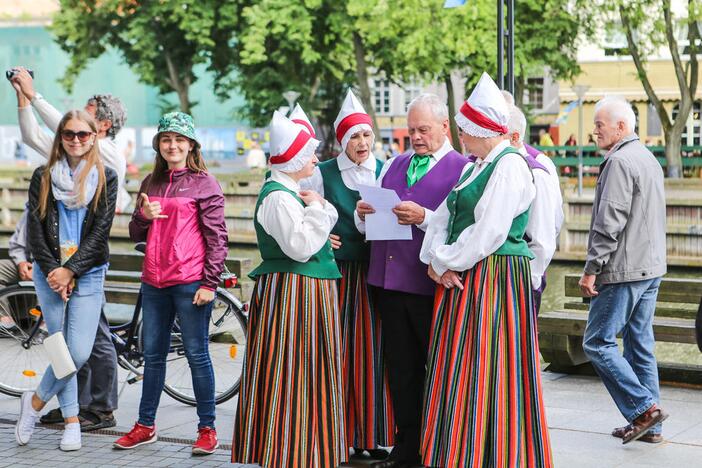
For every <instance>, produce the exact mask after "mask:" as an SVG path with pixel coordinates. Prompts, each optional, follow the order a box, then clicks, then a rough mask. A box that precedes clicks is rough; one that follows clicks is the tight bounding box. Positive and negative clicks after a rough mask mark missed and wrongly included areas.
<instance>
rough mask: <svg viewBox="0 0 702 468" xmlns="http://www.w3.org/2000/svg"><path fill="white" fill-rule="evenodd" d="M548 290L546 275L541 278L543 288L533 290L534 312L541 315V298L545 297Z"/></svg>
mask: <svg viewBox="0 0 702 468" xmlns="http://www.w3.org/2000/svg"><path fill="white" fill-rule="evenodd" d="M545 290H546V273H544V275H543V276H542V277H541V286H539V289H532V290H531V291H532V297H533V298H534V312H536V315H537V316H538V315H539V310H541V296H543V294H544V291H545Z"/></svg>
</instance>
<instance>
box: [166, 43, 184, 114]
mask: <svg viewBox="0 0 702 468" xmlns="http://www.w3.org/2000/svg"><path fill="white" fill-rule="evenodd" d="M165 57H166V67H167V68H168V80H166V81H167V82H168V84H169V85H170V86H171V88H173V91H175V93H176V94H177V95H178V102H179V103H180V110H181V111H182V112H185V113H187V114H189V113H190V98H189V94H190V80H189V79H187V78H185V79H180V76H179V75H178V70H177V69H176V67H175V65H174V64H173V61H172V60H171V56H170V55H169V54H168V53H166V54H165Z"/></svg>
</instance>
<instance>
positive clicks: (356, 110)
mask: <svg viewBox="0 0 702 468" xmlns="http://www.w3.org/2000/svg"><path fill="white" fill-rule="evenodd" d="M364 130H370V131H373V121H372V120H371V118H370V116H369V115H368V114H367V113H366V110H365V109H364V108H363V106H362V105H361V103H360V101H359V100H358V99H357V98H356V96H354V94H353V92H351V90H350V89H349V92H348V93H347V94H346V99H344V103H343V104H342V105H341V110H340V111H339V115H337V116H336V120H335V121H334V131H336V140H337V141H338V142H339V143H340V144H341V149H342V151H346V145H347V144H348V143H349V140H350V139H351V137H352V136H353V135H355V134H356V133H358V132H362V131H364Z"/></svg>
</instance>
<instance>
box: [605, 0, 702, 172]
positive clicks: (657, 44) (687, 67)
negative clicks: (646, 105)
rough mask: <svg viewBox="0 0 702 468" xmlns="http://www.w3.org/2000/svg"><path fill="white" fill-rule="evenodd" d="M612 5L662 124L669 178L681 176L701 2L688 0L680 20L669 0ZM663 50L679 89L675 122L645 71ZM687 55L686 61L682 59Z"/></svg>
mask: <svg viewBox="0 0 702 468" xmlns="http://www.w3.org/2000/svg"><path fill="white" fill-rule="evenodd" d="M613 3H614V5H610V7H611V8H612V10H613V11H614V13H615V15H616V14H618V16H619V21H620V22H621V26H622V27H623V29H624V33H625V34H626V40H627V49H628V52H629V54H631V57H632V59H633V61H634V64H635V65H636V70H637V72H638V75H639V79H640V80H641V84H642V85H643V87H644V90H645V91H646V94H647V95H648V99H649V101H650V102H651V103H652V104H653V105H654V107H655V108H656V111H657V113H658V117H659V118H660V121H661V126H662V128H663V135H664V137H665V157H666V161H667V163H668V164H667V169H668V177H674V178H677V177H681V176H682V156H681V137H682V133H683V130H684V129H685V125H686V123H687V118H688V116H689V115H690V111H691V110H692V105H693V101H694V97H695V93H696V92H697V86H698V85H699V63H698V54H699V53H700V52H702V48H701V47H702V43H701V41H702V37H701V35H700V20H702V3H700V2H699V0H688V2H687V5H686V6H687V8H686V9H685V12H684V13H683V14H682V15H680V16H679V17H676V16H675V14H674V12H673V11H672V8H671V2H670V0H627V1H621V0H618V1H617V2H613ZM610 11H611V10H610ZM610 18H612V17H611V16H610ZM615 18H616V16H615ZM679 31H684V34H683V36H684V37H685V38H686V39H687V41H686V42H687V47H686V48H685V47H683V46H682V45H681V44H680V42H679V36H678V32H679ZM661 48H667V49H668V51H669V52H670V56H671V59H672V66H673V68H674V71H675V78H676V81H677V84H678V89H679V90H680V102H679V107H678V114H677V117H676V118H675V119H673V118H672V116H671V115H668V112H667V111H666V109H665V108H664V107H663V102H662V101H661V99H660V98H659V97H658V95H657V94H656V90H655V89H653V86H652V85H651V82H650V80H649V77H648V72H647V69H646V62H647V57H649V56H651V55H653V54H655V53H656V51H657V49H658V50H660V49H661ZM685 52H687V59H685V58H684V57H683V54H684V53H685Z"/></svg>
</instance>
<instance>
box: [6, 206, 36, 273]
mask: <svg viewBox="0 0 702 468" xmlns="http://www.w3.org/2000/svg"><path fill="white" fill-rule="evenodd" d="M8 251H9V254H10V258H11V259H12V261H13V262H15V265H19V264H20V263H21V262H31V261H32V254H31V252H30V251H29V246H28V245H27V207H26V206H25V207H24V212H23V213H22V216H21V217H20V219H19V221H17V225H16V226H15V232H14V233H12V237H10V242H9V243H8Z"/></svg>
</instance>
